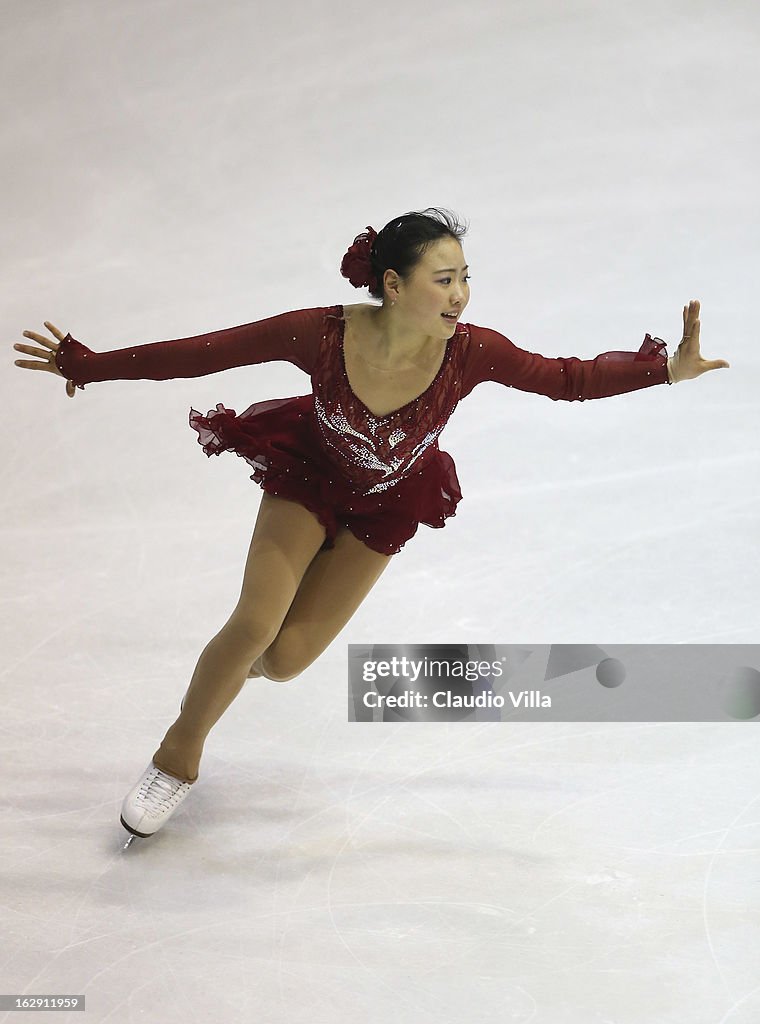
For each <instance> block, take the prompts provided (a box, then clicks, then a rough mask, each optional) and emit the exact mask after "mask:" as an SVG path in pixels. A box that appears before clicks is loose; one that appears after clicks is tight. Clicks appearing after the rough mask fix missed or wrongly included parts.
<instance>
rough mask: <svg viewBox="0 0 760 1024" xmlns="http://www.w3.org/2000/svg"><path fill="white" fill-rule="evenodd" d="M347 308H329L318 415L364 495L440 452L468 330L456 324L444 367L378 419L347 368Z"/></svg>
mask: <svg viewBox="0 0 760 1024" xmlns="http://www.w3.org/2000/svg"><path fill="white" fill-rule="evenodd" d="M344 331H345V317H344V311H343V306H341V305H338V306H331V307H330V308H329V309H328V311H327V314H326V316H325V328H324V331H323V337H322V340H321V344H320V349H319V355H318V358H317V363H316V366H315V367H314V372H313V374H312V383H313V388H314V413H315V416H316V419H317V424H318V427H319V433H320V438H321V440H322V443H323V444H324V446H325V450H326V451H327V452H328V454H329V455H330V458H331V459H332V460H333V461H334V462H335V463H336V465H337V466H338V467H339V469H340V471H341V472H342V473H343V474H344V475H345V476H347V477H348V478H349V479H350V480H351V482H352V486H353V487H355V488H356V490H357V491H360V492H361V493H362V494H374V493H377V492H379V491H384V490H386V489H387V488H389V487H393V486H394V485H395V484H397V483H398V482H399V480H401V479H402V478H403V477H405V476H407V475H408V474H410V473H414V472H418V471H419V470H421V469H422V468H423V466H425V464H426V463H427V462H428V461H429V460H430V459H432V458H435V454H436V452H437V451H438V435H439V434H440V433H441V431H442V430H443V428H444V427H445V425H446V423H447V421H448V419H449V417H450V416H451V414H452V412H453V411H454V409H455V408H456V405H457V402H458V401H459V398H460V394H461V383H462V366H463V360H464V354H465V346H464V341H465V338H464V335H465V333H466V327H465V326H464V325H462V324H458V325H457V327H456V330H455V333H454V334H453V335H452V336H451V338H450V339H449V341H448V344H447V347H446V353H445V355H444V357H443V362H442V363H441V367H440V369H439V371H438V373H437V374H436V376H435V378H434V380H433V381H432V383H431V384H430V386H429V387H428V388H426V390H425V391H424V392H423V393H422V394H421V395H418V397H417V398H415V399H413V400H412V401H411V402H407V403H406V405H404V406H402V407H401V408H399V409H395V410H394V411H393V412H391V413H388V415H387V416H375V415H373V413H372V412H370V410H369V409H368V408H367V406H366V405H364V403H363V402H362V401H361V400H360V399H359V398H357V396H356V395H355V394H354V392H353V391H352V390H351V385H350V384H349V381H348V375H347V373H346V368H345V359H344V355H343V339H344Z"/></svg>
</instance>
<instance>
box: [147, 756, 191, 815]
mask: <svg viewBox="0 0 760 1024" xmlns="http://www.w3.org/2000/svg"><path fill="white" fill-rule="evenodd" d="M190 785H191V784H190V783H189V782H183V781H182V779H175V778H174V776H172V775H167V774H166V772H162V771H161V769H160V768H155V767H154V768H152V769H151V772H150V775H149V776H148V778H147V779H146V780H145V783H144V784H143V787H142V789H141V791H140V802H141V803H142V804H143V805H144V806H145V809H146V810H147V811H148V813H149V814H159V813H162V812H163V811H165V810H166V806H167V804H169V805H171V804H172V803H174V802H175V801H176V800H177V798H178V797H179V796H181V795H182V793H183V792H184V791H185V789H189V788H190Z"/></svg>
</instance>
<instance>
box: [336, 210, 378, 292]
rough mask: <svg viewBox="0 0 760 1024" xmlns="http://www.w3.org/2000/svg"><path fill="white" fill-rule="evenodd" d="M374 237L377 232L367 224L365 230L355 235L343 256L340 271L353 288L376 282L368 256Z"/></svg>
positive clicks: (372, 286)
mask: <svg viewBox="0 0 760 1024" xmlns="http://www.w3.org/2000/svg"><path fill="white" fill-rule="evenodd" d="M376 238H377V232H376V231H375V229H374V228H371V227H369V225H368V226H367V230H366V231H362V233H361V234H360V235H357V236H356V238H355V239H354V242H353V245H351V246H350V247H349V249H348V252H347V253H346V255H345V256H344V257H343V260H342V262H341V265H340V272H341V274H342V275H343V276H344V277H347V278H348V280H349V281H350V282H351V284H352V285H353V286H354V288H367V287H369V288H374V287H375V285H376V284H377V275H376V274H375V272H374V271H373V269H372V260H371V257H370V250H371V249H372V246H373V245H374V243H375V239H376Z"/></svg>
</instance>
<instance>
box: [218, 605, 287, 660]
mask: <svg viewBox="0 0 760 1024" xmlns="http://www.w3.org/2000/svg"><path fill="white" fill-rule="evenodd" d="M277 630H278V626H277V625H274V624H272V623H271V622H269V621H267V620H266V619H263V618H261V617H260V616H257V615H255V614H251V613H250V612H245V611H243V610H239V609H236V610H235V611H234V612H233V613H232V615H231V616H230V618H229V620H228V622H227V624H226V625H225V627H224V632H225V634H226V635H227V637H229V638H231V639H234V642H235V645H236V646H238V647H241V648H243V649H244V650H246V651H249V652H250V655H251V659H253V658H255V657H256V655H257V654H260V653H261V651H262V650H263V649H264V648H266V647H268V646H269V644H271V643H272V641H273V640H274V638H275V637H276V636H277Z"/></svg>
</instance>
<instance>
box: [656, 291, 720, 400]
mask: <svg viewBox="0 0 760 1024" xmlns="http://www.w3.org/2000/svg"><path fill="white" fill-rule="evenodd" d="M698 317H699V301H698V300H697V299H692V301H691V302H690V303H689V305H688V306H684V307H683V338H682V339H681V343H680V344H679V346H678V348H677V349H676V351H675V354H674V355H672V356H671V357H670V358H669V359H668V370H669V372H670V377H671V381H672V383H674V384H676V383H677V382H678V381H681V380H692V379H693V378H694V377H699V376H701V375H702V374H703V373H707V371H708V370H719V369H721V368H722V367H728V366H730V363H727V362H726V360H725V359H703V358H702V355H701V353H700V351H699V319H698Z"/></svg>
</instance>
